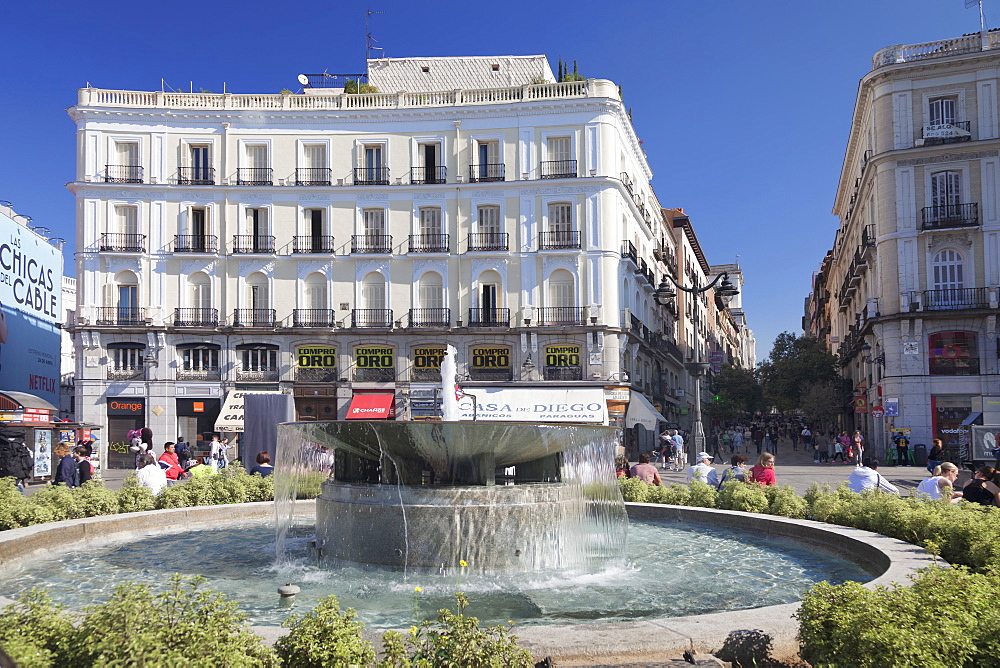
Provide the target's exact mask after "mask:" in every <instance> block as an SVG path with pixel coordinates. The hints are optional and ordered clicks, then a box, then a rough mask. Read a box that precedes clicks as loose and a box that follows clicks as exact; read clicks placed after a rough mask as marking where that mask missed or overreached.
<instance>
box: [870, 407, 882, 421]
mask: <svg viewBox="0 0 1000 668" xmlns="http://www.w3.org/2000/svg"><path fill="white" fill-rule="evenodd" d="M871 413H872V417H873V418H875V419H876V420H878V419H881V418H883V417H885V410H884V409H883V408H882V407H881V406H872V407H871Z"/></svg>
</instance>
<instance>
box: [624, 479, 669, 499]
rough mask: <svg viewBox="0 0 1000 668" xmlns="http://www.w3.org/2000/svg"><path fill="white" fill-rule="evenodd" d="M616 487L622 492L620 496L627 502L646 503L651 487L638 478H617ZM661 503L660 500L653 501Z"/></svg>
mask: <svg viewBox="0 0 1000 668" xmlns="http://www.w3.org/2000/svg"><path fill="white" fill-rule="evenodd" d="M618 489H620V490H621V492H622V498H624V499H625V501H626V502H628V503H648V502H647V501H646V499H647V498H648V497H649V490H650V489H652V487H651V486H650V485H647V484H646V483H644V482H643V481H642V480H639V479H638V478H624V477H622V478H618ZM655 503H662V502H659V501H657V502H655Z"/></svg>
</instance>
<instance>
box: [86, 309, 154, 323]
mask: <svg viewBox="0 0 1000 668" xmlns="http://www.w3.org/2000/svg"><path fill="white" fill-rule="evenodd" d="M95 324H97V325H101V326H109V325H122V326H125V327H137V326H139V325H143V326H145V324H146V309H145V308H140V307H129V306H101V307H99V308H98V309H97V321H96V323H95Z"/></svg>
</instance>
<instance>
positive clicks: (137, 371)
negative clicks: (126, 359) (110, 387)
mask: <svg viewBox="0 0 1000 668" xmlns="http://www.w3.org/2000/svg"><path fill="white" fill-rule="evenodd" d="M107 375H108V380H118V381H123V380H146V367H144V366H142V367H135V368H131V369H112V368H110V367H109V368H108V372H107Z"/></svg>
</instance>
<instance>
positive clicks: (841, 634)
mask: <svg viewBox="0 0 1000 668" xmlns="http://www.w3.org/2000/svg"><path fill="white" fill-rule="evenodd" d="M998 576H1000V571H992V572H990V573H973V572H971V571H969V570H968V569H965V568H928V569H925V570H924V571H922V572H921V573H920V574H918V575H917V576H915V577H914V578H913V584H912V586H911V587H898V588H895V589H887V588H885V587H878V588H877V589H875V590H874V591H869V590H868V589H865V588H864V587H862V586H861V585H860V584H858V583H856V582H847V583H845V584H842V585H831V584H829V583H826V582H821V583H819V584H818V585H816V586H815V587H813V588H812V589H811V590H810V591H808V592H807V593H806V595H805V598H804V599H803V602H802V607H801V608H800V609H799V612H798V613H797V614H796V617H798V619H799V623H800V626H799V640H800V642H801V643H802V649H801V655H802V658H803V659H805V660H806V661H808V662H810V663H811V664H812V665H814V666H819V665H837V666H927V667H931V668H933V667H938V668H950V667H952V666H968V667H970V668H971V667H973V666H976V667H985V666H1000V636H998V635H997V632H996V630H997V629H998V628H1000V607H998V606H997V605H996V601H997V600H998V599H1000V577H998Z"/></svg>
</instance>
